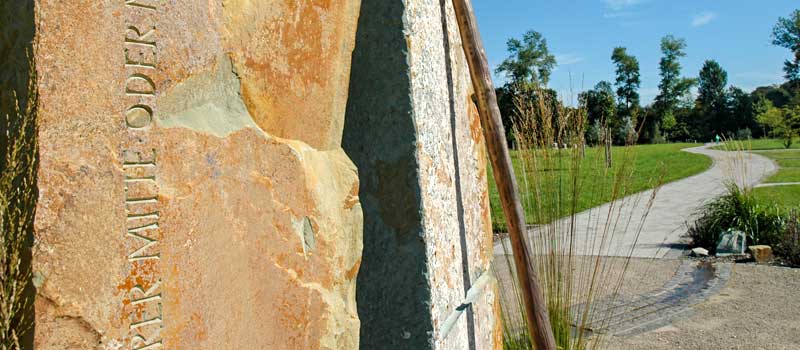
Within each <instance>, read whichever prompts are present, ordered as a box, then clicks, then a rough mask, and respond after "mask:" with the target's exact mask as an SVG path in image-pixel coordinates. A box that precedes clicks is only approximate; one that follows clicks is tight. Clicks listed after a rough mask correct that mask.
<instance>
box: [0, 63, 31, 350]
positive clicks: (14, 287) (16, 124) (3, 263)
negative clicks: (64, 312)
mask: <svg viewBox="0 0 800 350" xmlns="http://www.w3.org/2000/svg"><path fill="white" fill-rule="evenodd" d="M30 67H33V65H32V64H31V65H30ZM29 74H30V75H29V77H30V80H29V83H28V91H27V94H26V95H25V96H27V101H25V103H24V106H25V107H24V109H22V108H21V107H20V101H19V99H18V97H17V96H18V95H17V93H16V91H13V90H12V89H10V90H11V91H3V92H4V94H5V93H8V94H9V95H12V97H13V98H12V100H14V102H15V106H14V108H13V109H14V111H13V112H12V113H11V114H7V115H4V116H2V118H0V120H1V121H2V128H3V129H2V131H3V135H2V136H0V138H2V141H3V142H0V144H2V145H4V146H5V147H4V148H5V149H3V150H2V152H3V159H2V160H0V161H1V162H0V166H1V167H2V168H0V231H2V232H0V247H2V249H0V350H12V349H14V350H16V349H20V348H21V346H20V341H21V339H22V338H23V337H24V336H25V334H26V332H28V331H29V330H30V329H31V327H32V324H33V323H32V322H33V320H32V319H30V312H28V310H29V309H30V307H31V305H30V304H29V303H30V298H29V292H30V289H29V288H30V285H29V281H30V256H29V243H30V237H31V235H32V232H33V219H34V208H35V207H36V199H37V196H38V193H37V190H36V167H37V161H38V149H37V143H36V137H37V126H36V115H37V108H38V92H37V90H36V86H35V71H34V69H33V68H31V69H30V72H29ZM3 88H4V89H6V88H7V87H3Z"/></svg>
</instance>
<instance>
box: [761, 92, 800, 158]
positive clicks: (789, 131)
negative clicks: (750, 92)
mask: <svg viewBox="0 0 800 350" xmlns="http://www.w3.org/2000/svg"><path fill="white" fill-rule="evenodd" d="M758 121H759V122H760V123H761V124H763V125H764V126H765V129H767V130H768V132H769V135H770V136H772V137H779V138H781V139H783V144H784V146H785V147H786V148H790V147H792V144H793V142H794V138H795V137H797V135H798V133H800V107H784V108H778V107H775V106H773V105H772V103H771V102H769V101H767V102H766V109H765V110H764V112H762V113H761V114H759V115H758Z"/></svg>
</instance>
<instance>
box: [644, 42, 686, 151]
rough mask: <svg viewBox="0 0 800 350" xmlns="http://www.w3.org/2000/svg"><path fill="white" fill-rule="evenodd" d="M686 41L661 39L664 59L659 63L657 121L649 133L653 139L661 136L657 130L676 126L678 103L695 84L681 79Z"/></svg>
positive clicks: (650, 126) (653, 123) (652, 123)
mask: <svg viewBox="0 0 800 350" xmlns="http://www.w3.org/2000/svg"><path fill="white" fill-rule="evenodd" d="M685 49H686V41H685V40H683V39H679V38H676V37H674V36H672V35H667V36H665V37H664V38H662V39H661V53H662V54H663V57H662V58H661V61H660V62H659V73H660V75H661V82H660V83H659V84H658V88H659V94H658V96H656V100H655V106H654V107H655V110H656V115H655V120H652V121H651V123H650V125H648V126H649V127H648V128H647V129H648V132H649V133H651V134H652V136H653V137H656V136H659V135H656V134H658V132H657V130H658V129H659V128H663V127H664V126H665V125H666V126H670V125H675V123H676V122H675V110H676V108H677V106H678V103H679V102H680V101H681V99H682V98H684V97H685V96H686V95H687V94H688V93H689V89H691V87H692V86H693V85H694V84H695V80H694V79H688V78H681V76H680V75H681V63H680V61H679V60H680V58H682V57H685V56H686V52H685V51H684V50H685Z"/></svg>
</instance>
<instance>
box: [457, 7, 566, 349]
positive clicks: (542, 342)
mask: <svg viewBox="0 0 800 350" xmlns="http://www.w3.org/2000/svg"><path fill="white" fill-rule="evenodd" d="M453 7H454V9H455V12H456V18H457V20H458V27H459V31H460V32H461V42H462V44H463V46H464V53H465V54H466V56H467V62H468V64H469V71H470V76H471V77H472V85H473V87H474V90H475V94H476V96H477V107H478V113H479V114H480V118H481V125H482V126H483V134H484V137H485V138H486V144H487V146H488V147H489V158H490V159H491V162H492V167H493V169H494V178H495V181H496V182H497V190H498V192H500V200H501V201H502V203H503V213H505V215H506V220H507V223H508V232H509V237H510V240H511V249H512V252H513V254H514V263H515V265H516V271H517V277H518V278H519V285H520V288H521V289H522V290H521V294H522V299H523V301H524V303H525V315H526V318H527V325H528V331H529V332H530V334H531V337H532V338H533V343H534V345H535V346H536V349H537V350H556V342H555V338H554V337H553V329H552V326H551V325H550V318H549V316H548V313H547V304H546V303H545V300H544V294H543V291H542V288H541V285H540V284H539V280H538V278H537V277H536V271H535V270H534V269H533V265H532V264H531V262H530V254H529V252H528V245H527V244H525V237H524V236H523V233H524V232H525V231H526V225H525V212H524V211H523V210H522V202H520V199H519V191H518V187H517V178H516V177H515V176H514V168H513V167H512V166H511V156H510V155H509V152H508V144H507V143H506V133H505V130H504V128H503V122H502V119H501V116H500V108H498V106H497V96H496V95H495V91H494V85H493V84H492V75H491V70H490V69H489V63H488V61H487V60H486V53H485V52H484V49H483V42H482V41H481V37H480V33H479V32H478V24H477V22H476V20H475V14H474V12H473V10H472V4H471V3H470V0H453ZM444 35H447V33H445V34H444Z"/></svg>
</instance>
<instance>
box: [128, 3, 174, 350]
mask: <svg viewBox="0 0 800 350" xmlns="http://www.w3.org/2000/svg"><path fill="white" fill-rule="evenodd" d="M123 1H124V8H125V18H126V24H125V33H124V52H121V53H120V54H121V56H122V58H123V59H124V63H125V74H126V75H125V83H124V87H123V89H124V90H123V91H124V94H125V98H126V106H125V108H124V109H123V113H122V117H123V119H124V120H125V126H126V131H127V133H126V134H127V135H126V136H125V137H126V138H125V142H124V143H123V144H124V146H123V147H124V148H123V152H122V158H123V159H122V170H123V173H124V176H125V177H124V180H123V188H124V191H125V213H126V217H125V232H124V235H123V240H124V242H125V247H126V256H125V259H126V260H127V263H128V267H129V271H128V277H127V278H126V280H125V281H124V282H123V283H121V284H120V289H121V290H122V291H123V293H124V296H123V305H122V316H123V319H124V321H125V324H127V325H128V330H127V332H128V334H127V336H126V337H125V341H126V349H129V350H155V349H162V348H163V347H164V343H163V340H162V338H161V336H162V331H163V328H164V315H163V308H162V304H161V302H162V298H163V296H162V294H161V293H162V291H161V282H162V281H161V265H160V264H161V244H160V241H161V240H162V235H163V234H162V232H161V229H160V227H159V219H160V218H161V213H160V211H159V210H160V203H159V195H158V194H159V186H158V178H157V173H158V171H157V170H158V160H157V154H156V151H155V147H154V146H153V142H152V139H151V137H152V136H151V135H150V132H151V129H152V124H153V121H154V114H155V111H156V108H155V98H156V94H157V92H158V90H157V86H158V84H156V80H155V79H154V77H155V76H156V74H157V73H158V70H157V68H158V56H157V48H158V45H157V40H158V30H157V29H156V26H155V25H152V24H144V23H143V22H149V23H156V18H155V17H156V16H157V15H158V8H157V6H156V4H157V2H156V1H153V0H123Z"/></svg>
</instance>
